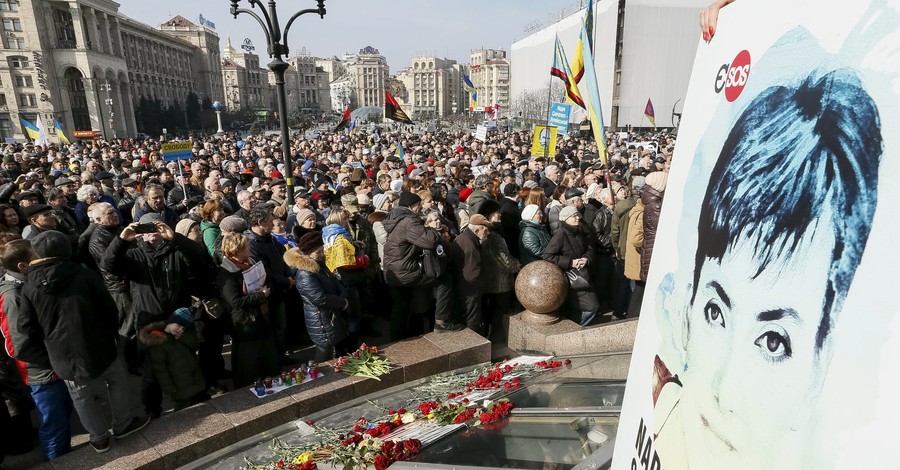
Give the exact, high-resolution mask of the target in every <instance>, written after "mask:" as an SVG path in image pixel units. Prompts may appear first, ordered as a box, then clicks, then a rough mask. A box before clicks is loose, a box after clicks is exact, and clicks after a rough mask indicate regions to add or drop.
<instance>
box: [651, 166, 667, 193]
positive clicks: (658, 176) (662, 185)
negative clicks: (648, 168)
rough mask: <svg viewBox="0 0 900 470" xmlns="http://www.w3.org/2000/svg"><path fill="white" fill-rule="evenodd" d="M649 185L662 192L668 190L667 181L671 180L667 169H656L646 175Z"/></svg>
mask: <svg viewBox="0 0 900 470" xmlns="http://www.w3.org/2000/svg"><path fill="white" fill-rule="evenodd" d="M646 180H647V186H650V187H651V188H653V189H655V190H656V191H657V192H659V193H660V194H662V193H663V192H664V191H665V190H666V183H667V182H668V181H669V174H668V173H666V172H665V171H654V172H653V173H650V174H649V175H647V177H646Z"/></svg>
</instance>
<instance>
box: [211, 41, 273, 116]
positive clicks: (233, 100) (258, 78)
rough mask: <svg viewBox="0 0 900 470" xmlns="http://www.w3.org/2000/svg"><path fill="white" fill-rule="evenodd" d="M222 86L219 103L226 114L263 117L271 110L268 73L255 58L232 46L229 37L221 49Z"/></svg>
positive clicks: (251, 54)
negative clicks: (223, 95) (246, 114)
mask: <svg viewBox="0 0 900 470" xmlns="http://www.w3.org/2000/svg"><path fill="white" fill-rule="evenodd" d="M222 84H223V87H224V90H223V91H224V93H225V100H224V102H223V104H224V105H225V109H227V110H228V111H229V112H232V113H236V112H240V111H249V112H251V113H256V114H257V115H258V116H262V117H264V116H268V111H272V110H274V109H275V97H274V94H273V93H272V87H270V86H269V79H268V70H266V69H263V68H260V66H259V56H258V55H256V54H254V53H252V52H249V51H241V52H239V51H238V50H236V49H235V48H234V47H232V45H231V38H228V42H227V44H226V45H225V49H223V50H222Z"/></svg>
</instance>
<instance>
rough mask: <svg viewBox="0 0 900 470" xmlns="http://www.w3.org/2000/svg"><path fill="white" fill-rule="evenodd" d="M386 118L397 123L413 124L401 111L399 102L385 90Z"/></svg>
mask: <svg viewBox="0 0 900 470" xmlns="http://www.w3.org/2000/svg"><path fill="white" fill-rule="evenodd" d="M384 117H386V118H388V119H393V120H395V121H397V122H402V123H404V124H412V123H413V122H412V119H410V118H409V116H407V115H406V113H404V112H403V110H402V109H400V105H399V104H397V100H395V99H394V97H393V96H391V93H390V92H389V91H387V90H384Z"/></svg>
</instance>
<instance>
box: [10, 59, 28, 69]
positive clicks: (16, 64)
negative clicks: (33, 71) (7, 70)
mask: <svg viewBox="0 0 900 470" xmlns="http://www.w3.org/2000/svg"><path fill="white" fill-rule="evenodd" d="M9 65H10V67H12V68H14V69H27V68H28V67H29V66H30V64H29V63H28V57H24V56H14V57H10V58H9Z"/></svg>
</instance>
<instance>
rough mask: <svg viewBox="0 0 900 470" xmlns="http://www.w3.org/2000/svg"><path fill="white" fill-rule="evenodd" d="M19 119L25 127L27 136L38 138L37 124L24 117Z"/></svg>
mask: <svg viewBox="0 0 900 470" xmlns="http://www.w3.org/2000/svg"><path fill="white" fill-rule="evenodd" d="M21 119H22V126H24V128H25V134H26V135H28V138H29V139H31V140H38V138H40V131H39V130H38V128H37V126H35V125H34V124H32V123H30V122H28V121H26V120H25V118H21Z"/></svg>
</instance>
